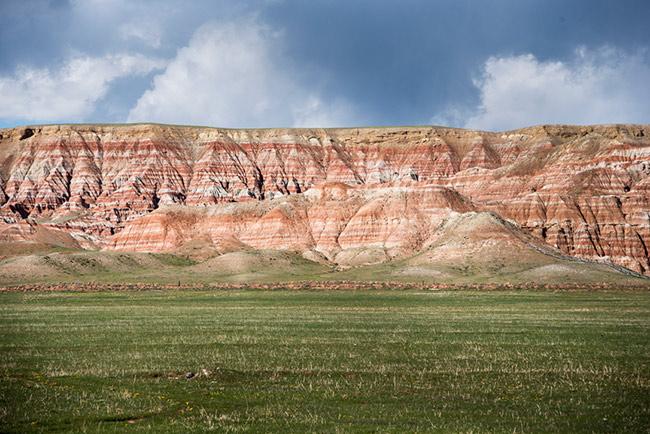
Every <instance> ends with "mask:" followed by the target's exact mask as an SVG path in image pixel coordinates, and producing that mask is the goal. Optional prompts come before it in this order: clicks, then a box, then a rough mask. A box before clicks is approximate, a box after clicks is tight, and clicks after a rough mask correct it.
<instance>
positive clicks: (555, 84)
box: [432, 48, 650, 131]
mask: <svg viewBox="0 0 650 434" xmlns="http://www.w3.org/2000/svg"><path fill="white" fill-rule="evenodd" d="M645 54H646V53H645V52H640V53H636V54H627V53H625V52H622V51H620V50H616V49H613V48H602V49H599V50H595V51H590V50H587V49H584V48H581V49H578V50H576V52H575V56H574V58H573V59H572V60H570V61H568V62H562V61H540V60H539V59H537V58H536V57H535V56H533V55H532V54H525V55H520V56H510V57H491V58H489V59H488V60H487V61H486V62H485V64H484V65H483V74H482V76H481V78H479V79H477V80H475V81H474V85H475V86H476V87H477V88H478V91H479V96H480V104H479V106H478V107H477V108H476V109H475V110H471V111H469V113H470V114H468V111H467V110H458V109H456V108H454V109H450V110H449V111H448V112H446V113H442V114H441V115H440V116H437V117H434V118H433V119H432V120H433V121H434V123H435V122H436V121H437V122H439V123H440V122H441V121H442V122H444V120H448V121H450V122H456V123H459V122H460V123H461V126H464V127H468V128H475V129H484V130H497V131H498V130H507V129H514V128H519V127H524V126H529V125H537V124H597V123H647V122H649V121H650V104H649V103H648V101H650V86H649V85H648V84H649V83H650V63H649V62H648V61H647V59H646V57H645ZM461 114H462V115H464V116H461V117H464V119H465V121H464V123H462V121H460V120H459V116H460V115H461Z"/></svg>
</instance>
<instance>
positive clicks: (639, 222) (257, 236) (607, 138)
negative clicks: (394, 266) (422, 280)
mask: <svg viewBox="0 0 650 434" xmlns="http://www.w3.org/2000/svg"><path fill="white" fill-rule="evenodd" d="M481 211H490V212H492V213H495V214H497V215H499V216H500V217H502V218H504V219H507V220H509V221H511V222H514V223H516V224H517V225H518V226H519V227H520V228H521V229H522V230H523V231H525V232H529V233H531V234H533V235H534V236H535V237H537V239H538V240H539V241H543V242H546V243H547V244H549V245H551V246H553V247H556V248H558V249H560V250H561V251H562V252H564V253H566V254H568V255H572V256H578V257H582V258H587V259H599V260H609V261H611V262H613V263H615V264H618V265H622V266H625V267H628V268H630V269H632V270H634V271H637V272H641V273H645V274H648V275H650V263H649V257H648V247H649V246H650V126H647V125H646V126H638V125H615V126H593V127H574V126H543V127H531V128H525V129H521V130H516V131H509V132H505V133H490V132H479V131H469V130H460V129H450V128H437V127H408V128H359V129H266V130H226V129H216V128H193V127H176V126H165V125H115V126H107V125H72V126H68V125H61V126H40V127H29V128H26V127H21V128H15V129H4V130H0V218H1V219H2V220H1V222H2V227H1V228H2V233H0V236H2V237H4V238H3V239H5V240H4V241H9V242H11V241H12V240H13V238H12V237H14V238H15V241H16V242H24V241H25V238H26V237H28V234H30V233H36V232H38V230H37V229H35V228H36V227H39V228H42V227H45V228H49V229H51V230H53V231H57V232H56V233H65V234H67V235H69V236H70V237H71V238H72V239H74V240H76V241H77V243H78V244H79V245H80V246H82V247H95V248H97V247H99V248H105V249H116V250H134V251H174V250H176V249H180V248H182V247H183V246H185V245H187V244H188V243H190V242H198V240H200V241H201V242H205V243H209V244H210V245H212V246H215V248H216V249H220V248H222V246H229V247H228V248H255V249H290V250H298V251H310V252H312V253H315V254H318V255H322V257H323V258H324V259H326V260H329V261H333V262H337V263H348V262H351V259H350V258H351V257H353V256H354V255H353V252H358V251H361V250H364V249H365V250H372V251H373V252H374V253H372V254H371V255H369V256H371V258H370V259H369V261H370V262H372V261H383V260H389V259H392V258H395V257H402V256H408V255H412V254H414V253H416V252H418V251H421V250H422V249H425V248H426V247H427V245H428V243H430V241H431V239H432V238H434V237H435V235H434V234H435V232H436V230H437V228H439V227H440V226H441V225H443V224H444V222H445V221H446V219H448V218H449V217H450V216H452V215H458V214H463V213H467V212H481ZM3 234H4V235H3ZM12 234H14V235H12ZM224 248H225V247H224ZM366 256H368V254H367V252H366ZM352 262H354V261H352Z"/></svg>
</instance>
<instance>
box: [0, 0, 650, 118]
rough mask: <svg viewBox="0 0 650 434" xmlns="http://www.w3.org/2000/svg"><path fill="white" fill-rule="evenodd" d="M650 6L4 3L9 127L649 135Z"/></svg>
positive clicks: (529, 1)
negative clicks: (592, 128)
mask: <svg viewBox="0 0 650 434" xmlns="http://www.w3.org/2000/svg"><path fill="white" fill-rule="evenodd" d="M648 16H650V2H648V1H645V0H619V1H613V0H610V1H605V0H439V1H435V0H430V1H424V0H422V1H416V0H401V1H381V0H374V1H370V0H368V1H361V0H359V1H355V0H348V1H343V0H341V1H325V0H309V1H307V0H302V1H299V0H259V1H219V0H205V1H193V2H190V1H183V0H176V1H172V0H170V1H144V0H142V1H130V0H76V1H73V0H69V1H63V0H61V1H54V0H52V1H46V0H42V1H29V0H20V1H18V0H17V1H13V0H3V1H0V126H15V125H22V124H35V123H58V122H145V121H152V122H166V123H176V124H196V125H212V126H223V127H291V126H314V127H320V126H322V127H331V126H358V125H422V124H437V125H450V126H457V127H469V128H478V129H486V130H506V129H512V128H518V127H523V126H528V125H534V124H543V123H577V124H590V123H649V122H650V103H648V102H649V101H650V52H649V51H648V50H649V49H650V26H648V24H647V17H648Z"/></svg>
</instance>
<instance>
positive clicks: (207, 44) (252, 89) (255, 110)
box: [128, 19, 354, 127]
mask: <svg viewBox="0 0 650 434" xmlns="http://www.w3.org/2000/svg"><path fill="white" fill-rule="evenodd" d="M281 42H282V35H281V34H280V33H278V32H273V31H272V30H271V29H269V28H268V27H265V26H263V25H261V24H260V23H258V22H257V21H255V20H250V19H249V20H243V21H240V22H233V23H228V24H217V23H210V24H207V25H204V26H202V27H201V28H199V29H198V30H197V31H196V32H195V33H194V35H193V36H192V38H191V40H190V42H189V44H188V45H187V46H186V47H184V48H182V49H180V50H179V51H178V53H177V55H176V58H175V59H173V60H172V61H171V62H170V63H169V65H168V66H167V68H166V70H165V71H164V72H163V73H161V74H160V75H158V76H156V77H155V78H154V80H153V86H152V88H151V89H149V90H148V91H146V92H145V93H144V94H143V95H142V96H141V97H140V99H139V100H138V102H137V103H136V105H135V107H133V109H132V110H131V112H130V114H129V117H128V120H129V121H130V122H147V121H150V122H167V123H183V124H195V125H214V126H223V127H273V126H275V127H280V126H319V127H322V126H335V125H343V124H350V123H351V122H354V120H353V119H352V116H353V113H352V109H351V107H350V105H349V104H348V103H346V102H345V101H343V100H337V99H327V100H326V99H323V97H322V96H321V95H319V93H318V91H317V87H318V84H317V81H318V79H314V77H311V78H312V82H311V83H307V82H306V78H305V77H303V76H302V75H301V74H300V73H299V72H298V69H297V68H296V67H295V66H294V65H292V64H291V62H290V60H289V59H288V58H287V56H286V55H285V54H284V53H283V52H282V43H281Z"/></svg>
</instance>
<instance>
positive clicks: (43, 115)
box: [0, 54, 165, 121]
mask: <svg viewBox="0 0 650 434" xmlns="http://www.w3.org/2000/svg"><path fill="white" fill-rule="evenodd" d="M164 65H165V62H164V61H162V60H160V59H153V58H148V57H145V56H142V55H139V54H137V55H131V54H115V55H107V56H103V57H88V56H84V57H74V58H71V59H69V60H67V61H66V62H64V63H63V64H62V65H60V66H59V67H58V68H56V69H51V68H30V67H26V66H19V67H17V68H16V70H15V72H14V74H12V75H5V76H0V101H2V103H1V104H0V118H6V119H16V120H27V121H34V120H38V121H59V120H66V119H77V120H82V119H85V118H86V117H87V116H89V115H90V114H91V113H92V112H93V111H94V110H95V106H96V104H97V102H98V101H100V100H101V99H102V98H103V97H104V96H106V94H107V92H108V91H109V88H110V85H111V83H112V82H113V81H115V80H116V79H118V78H122V77H128V76H141V75H146V74H148V73H150V72H151V71H153V70H156V69H160V68H162V67H163V66H164Z"/></svg>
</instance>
